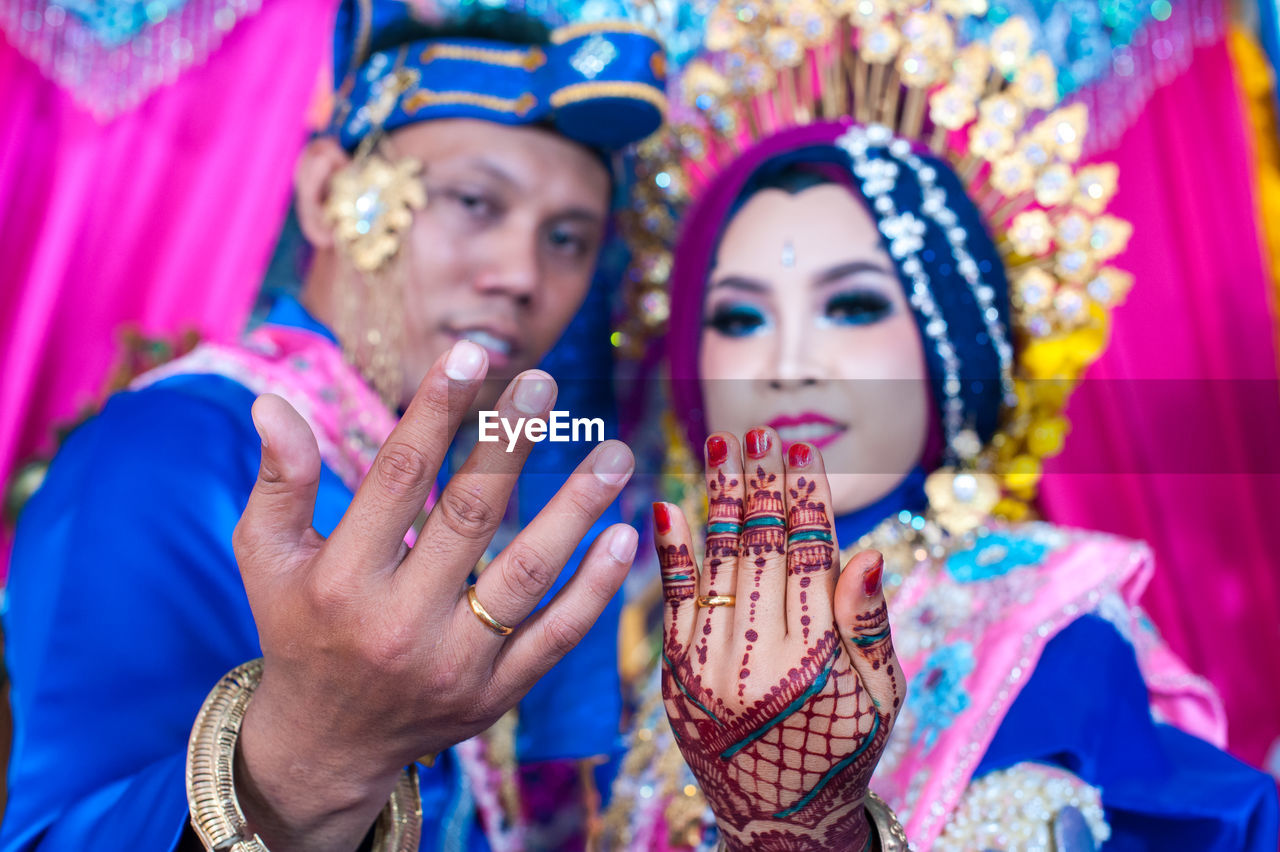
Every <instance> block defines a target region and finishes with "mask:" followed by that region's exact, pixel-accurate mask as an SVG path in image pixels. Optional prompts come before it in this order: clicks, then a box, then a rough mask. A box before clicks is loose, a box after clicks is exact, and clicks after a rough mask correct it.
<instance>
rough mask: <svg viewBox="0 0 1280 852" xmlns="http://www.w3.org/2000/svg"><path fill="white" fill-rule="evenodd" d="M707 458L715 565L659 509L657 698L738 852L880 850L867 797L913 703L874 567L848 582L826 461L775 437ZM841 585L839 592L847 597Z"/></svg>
mask: <svg viewBox="0 0 1280 852" xmlns="http://www.w3.org/2000/svg"><path fill="white" fill-rule="evenodd" d="M745 444H746V450H747V453H746V458H745V459H744V458H743V455H742V452H741V449H740V448H739V444H738V441H737V440H736V439H735V438H734V437H733V436H732V435H729V434H726V433H717V434H714V435H712V436H711V437H710V438H709V439H708V440H707V443H706V461H707V495H708V500H709V503H710V510H709V517H708V524H707V539H706V545H707V546H706V557H705V560H704V566H703V569H702V570H701V571H699V570H698V567H697V565H696V564H695V563H694V559H693V555H692V554H693V547H692V538H691V533H690V530H689V525H688V523H687V521H686V520H685V518H684V516H683V515H682V514H681V512H680V510H679V509H677V508H676V507H675V506H673V505H671V504H668V503H656V504H654V517H655V526H656V529H657V541H656V544H657V548H658V559H659V562H660V564H661V570H662V582H663V593H664V599H665V603H664V620H663V630H664V638H663V679H662V691H663V698H664V700H665V703H666V710H667V716H668V718H669V719H670V721H671V727H672V730H673V732H674V733H675V737H676V740H677V742H678V743H679V746H680V750H681V752H682V753H683V754H684V758H685V760H686V761H687V762H688V763H689V766H690V768H691V769H692V770H693V773H694V775H695V776H696V777H697V778H698V781H699V783H700V784H701V785H702V789H703V792H704V793H705V794H706V796H707V799H708V801H709V802H710V803H711V807H712V810H714V811H715V815H716V821H717V823H718V824H719V827H720V831H721V834H722V835H723V837H724V840H725V842H726V844H727V845H728V847H729V848H730V849H748V848H749V849H779V850H782V849H785V850H793V849H814V850H827V849H852V850H861V849H864V848H869V844H870V842H871V832H872V829H871V826H870V824H869V822H868V819H867V817H866V813H865V810H864V809H863V802H864V800H865V798H866V795H867V784H868V781H869V780H870V778H871V773H872V770H874V769H875V766H876V764H877V763H878V762H879V760H880V755H881V753H882V752H883V751H884V746H885V741H886V739H887V737H888V735H889V730H890V728H891V727H892V726H893V721H894V719H895V718H896V716H897V713H898V709H899V707H900V706H901V703H902V701H903V699H904V697H905V693H906V682H905V679H904V678H903V676H902V672H901V669H900V668H899V666H898V660H897V657H896V656H895V655H894V651H893V644H892V640H891V639H890V636H889V616H888V609H887V607H886V606H885V601H884V595H883V593H882V590H881V584H880V578H881V573H882V571H883V566H884V562H883V559H882V558H881V556H880V555H879V554H878V553H875V552H873V551H865V552H863V553H860V554H858V555H857V556H855V557H853V559H852V560H851V561H850V562H849V564H848V565H847V566H845V570H844V572H843V574H841V572H840V570H839V561H838V558H837V555H838V554H839V549H838V545H837V542H836V539H835V529H834V525H833V523H832V511H831V508H830V507H831V494H830V490H829V487H828V485H827V477H826V472H825V470H824V468H823V464H822V457H821V456H820V455H819V454H818V452H817V450H816V449H814V448H813V447H811V446H810V445H808V444H803V443H801V444H796V445H794V446H792V447H791V449H790V451H789V452H788V453H787V456H788V457H787V458H786V459H785V460H784V459H783V453H782V446H781V441H780V440H779V438H778V435H777V433H776V432H774V431H773V430H772V429H753V430H751V431H750V432H748V433H747V434H746V436H745ZM837 578H838V582H837Z"/></svg>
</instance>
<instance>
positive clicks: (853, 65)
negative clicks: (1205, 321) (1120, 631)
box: [615, 0, 1131, 527]
mask: <svg viewBox="0 0 1280 852" xmlns="http://www.w3.org/2000/svg"><path fill="white" fill-rule="evenodd" d="M985 7H986V4H985V0H942V2H933V3H928V4H924V3H919V2H912V0H799V2H788V3H783V2H768V0H745V2H744V0H737V2H721V3H718V4H716V5H715V7H714V8H713V9H712V10H711V12H710V13H709V15H708V17H707V28H706V37H705V45H704V46H705V49H704V51H703V52H702V53H701V54H700V55H698V56H697V57H695V58H694V59H692V60H691V61H690V62H688V63H687V64H686V65H685V66H684V68H683V69H682V71H681V73H679V74H678V75H677V76H675V77H673V79H672V81H671V85H670V87H669V91H670V92H671V95H670V98H671V108H670V112H669V124H668V126H667V127H666V128H665V129H664V131H663V132H661V133H660V134H658V135H656V136H654V137H651V138H650V139H649V140H647V141H646V142H645V143H644V145H643V146H642V149H641V154H642V159H641V161H640V163H639V164H638V167H637V169H638V174H637V178H638V180H637V185H638V186H637V192H636V196H635V204H634V207H633V209H632V210H631V211H630V214H629V217H628V220H627V221H626V222H624V232H625V233H626V234H627V235H628V238H629V240H630V244H631V247H632V250H633V258H634V263H633V267H632V270H631V273H630V277H629V285H630V290H629V308H630V310H629V312H628V322H627V324H626V325H625V326H624V327H623V328H621V329H620V330H619V333H618V335H617V337H616V338H615V339H616V342H617V343H618V345H619V346H620V347H622V348H623V349H624V351H630V352H631V353H633V354H635V353H638V352H639V351H641V350H642V349H643V348H644V346H645V343H646V341H647V340H649V339H651V338H652V337H654V336H656V335H660V334H661V333H662V332H663V331H664V330H665V324H666V321H667V318H668V313H669V306H670V302H669V299H668V295H669V294H668V292H667V287H668V281H669V278H670V275H671V270H672V251H673V245H674V241H675V235H676V231H677V223H678V222H679V221H680V216H681V215H682V213H683V212H684V211H686V210H687V209H688V208H689V207H690V205H691V203H692V202H694V201H696V200H698V199H699V197H700V196H701V195H702V194H703V191H704V190H705V189H706V188H707V187H708V186H709V185H710V184H712V182H713V181H714V180H715V179H716V178H717V176H719V175H720V174H721V173H722V172H724V171H725V170H726V169H728V168H729V167H730V166H731V164H733V163H734V161H735V160H736V159H737V158H738V157H739V156H740V155H741V154H742V153H743V152H746V151H749V150H751V149H753V147H754V146H756V145H757V144H758V143H759V142H760V141H761V140H766V139H768V138H770V137H773V136H776V135H777V134H780V133H784V132H787V131H788V130H790V129H794V128H800V127H804V126H806V125H818V124H824V123H825V124H830V123H831V122H834V121H844V122H846V123H848V124H849V127H848V130H847V132H845V133H844V134H843V135H841V136H840V137H839V139H838V140H837V141H836V145H837V146H838V147H839V148H840V149H842V150H843V152H844V154H845V155H847V158H848V168H849V169H850V170H851V172H852V174H853V175H854V176H855V179H856V180H857V181H858V182H859V184H860V189H861V191H862V194H863V195H864V196H865V197H866V198H867V200H868V201H869V202H871V203H872V204H873V206H874V207H875V211H876V219H877V223H878V226H879V229H880V231H881V234H882V237H883V238H884V242H885V246H886V248H887V249H888V250H889V251H890V253H891V255H892V256H893V257H894V259H895V262H896V263H897V265H898V268H899V270H900V273H901V274H902V277H903V279H904V284H905V285H906V286H907V290H908V295H909V296H910V298H911V302H912V307H913V309H915V310H916V312H917V314H918V316H919V317H920V318H921V320H922V328H923V329H924V330H925V332H926V335H925V336H926V344H927V345H929V346H931V347H932V349H933V352H934V355H935V356H936V358H937V361H938V362H940V363H941V365H942V370H943V372H944V375H943V377H942V378H943V381H942V385H943V387H944V394H943V399H942V400H940V402H941V409H942V410H941V412H940V413H941V416H942V426H943V431H944V438H945V443H946V450H945V459H946V462H947V466H948V467H947V470H946V473H947V474H949V476H946V477H937V476H935V477H933V480H932V482H931V483H930V486H929V491H930V498H931V503H933V504H934V505H935V508H942V507H943V506H946V507H949V510H950V512H951V515H952V517H953V520H955V524H954V526H956V527H963V526H965V523H966V522H967V521H969V520H972V519H975V518H978V517H981V516H985V514H986V513H987V512H989V511H990V510H992V509H993V508H994V509H995V510H996V511H997V512H998V513H1003V514H1007V515H1014V516H1017V515H1020V514H1021V513H1023V512H1025V510H1026V501H1028V500H1029V499H1030V498H1031V497H1033V496H1034V492H1035V486H1036V483H1037V481H1038V479H1039V474H1040V463H1041V459H1043V458H1044V457H1046V456H1050V455H1053V454H1055V453H1056V452H1057V451H1058V450H1059V449H1060V447H1061V443H1062V437H1063V435H1064V434H1065V430H1066V423H1065V420H1064V419H1063V417H1062V411H1063V408H1064V407H1065V403H1066V399H1067V396H1068V395H1069V393H1070V391H1071V389H1072V388H1073V387H1074V385H1075V383H1076V382H1077V381H1078V380H1079V378H1080V376H1081V375H1082V373H1083V371H1084V369H1085V367H1087V366H1088V364H1090V363H1091V362H1092V361H1093V360H1095V359H1096V358H1097V356H1098V355H1099V354H1100V352H1101V350H1102V347H1103V344H1104V342H1105V338H1106V330H1107V326H1108V322H1109V314H1110V310H1111V309H1112V308H1113V307H1114V306H1115V305H1116V304H1117V303H1118V302H1119V301H1120V300H1121V299H1122V298H1123V296H1124V295H1125V293H1126V292H1127V290H1128V289H1129V286H1130V284H1131V277H1130V276H1129V275H1128V274H1127V273H1124V272H1122V271H1121V270H1119V269H1116V268H1114V267H1112V266H1108V265H1107V263H1108V261H1110V260H1111V259H1112V258H1113V257H1115V255H1117V254H1118V253H1119V252H1121V251H1122V250H1123V249H1124V247H1125V245H1126V243H1127V241H1128V238H1129V235H1130V230H1131V229H1130V226H1129V224H1128V223H1126V222H1124V221H1122V220H1119V219H1117V218H1115V217H1114V216H1110V215H1107V214H1106V213H1105V208H1106V206H1107V204H1108V202H1109V201H1110V199H1111V197H1112V195H1113V194H1114V192H1115V189H1116V176H1117V174H1116V173H1117V170H1116V167H1115V166H1114V165H1110V164H1096V165H1085V166H1078V165H1077V161H1078V160H1079V158H1080V156H1081V147H1082V140H1083V137H1084V134H1085V131H1086V129H1087V124H1088V116H1087V110H1086V108H1085V107H1084V106H1083V105H1081V104H1075V105H1071V106H1062V107H1059V95H1058V86H1057V80H1056V73H1055V69H1054V66H1053V63H1052V61H1051V60H1050V59H1049V57H1048V56H1047V55H1045V54H1040V53H1033V52H1032V50H1031V41H1032V38H1031V31H1030V28H1029V26H1028V25H1027V24H1026V22H1024V21H1023V20H1021V19H1020V18H1016V17H1014V18H1010V19H1009V20H1007V21H1005V22H1004V23H1003V24H1001V25H1000V26H998V27H996V28H995V29H994V30H993V31H990V34H989V35H988V36H987V37H986V38H985V39H984V40H981V41H974V42H972V43H969V44H962V40H961V38H960V35H961V33H963V32H964V31H965V22H966V20H968V19H969V18H971V17H973V16H979V15H982V14H984V13H985V11H986V8H985ZM933 163H937V164H938V165H940V166H942V167H943V168H944V169H949V170H950V171H952V172H953V173H954V175H955V176H956V177H958V178H959V183H960V185H961V187H962V189H963V192H964V194H966V195H967V196H968V198H969V199H970V200H971V201H972V202H973V206H974V207H975V208H976V210H977V211H978V213H979V214H980V216H981V218H982V220H983V224H984V225H985V228H986V230H987V231H988V232H989V233H990V234H991V236H992V238H993V239H994V241H995V245H996V247H997V248H998V251H999V256H1000V259H1001V260H1002V262H1003V263H1002V265H1003V272H1004V276H998V275H986V274H984V273H983V271H982V269H981V268H980V266H979V264H978V263H975V262H974V259H973V257H972V256H971V254H970V251H969V250H968V249H967V248H966V233H967V232H966V230H965V228H964V227H962V226H961V223H958V222H957V221H956V215H955V212H954V211H952V210H951V209H949V208H948V207H947V205H946V203H945V201H946V198H945V194H944V193H943V192H942V190H941V189H940V188H939V186H938V184H939V183H940V181H939V180H938V174H937V171H938V170H937V169H936V168H935V166H934V165H933ZM908 172H909V173H910V174H911V182H912V184H913V185H915V186H916V187H917V188H918V189H917V191H918V193H919V194H920V195H921V196H922V197H923V203H922V204H921V205H920V208H919V209H920V210H921V211H922V212H923V215H924V217H925V218H926V219H928V220H929V221H928V223H927V224H928V226H929V228H930V230H931V232H933V231H934V230H939V229H940V231H941V233H943V234H945V236H946V242H947V243H948V244H949V253H950V255H951V257H952V258H953V259H954V261H955V266H956V271H958V272H959V274H960V277H961V278H962V279H963V281H964V285H965V286H966V287H967V289H968V298H971V300H972V301H973V303H974V304H976V305H977V306H978V307H979V308H980V310H979V311H977V314H978V315H979V316H980V317H981V319H982V322H983V324H984V326H985V327H984V329H983V333H984V335H985V338H984V339H985V340H986V341H987V342H988V344H989V348H990V349H992V350H994V352H995V355H996V358H997V360H998V363H999V374H1000V375H999V384H1000V386H1001V391H1002V394H1001V395H1002V397H1003V409H1002V411H1001V413H1000V417H999V427H998V428H997V429H995V430H994V431H993V430H981V431H982V432H983V433H985V434H981V435H980V434H979V432H978V431H975V429H974V424H973V423H972V422H971V421H970V420H967V419H966V416H965V411H964V408H963V403H962V401H961V400H960V396H961V393H962V391H961V384H962V382H961V379H962V378H963V377H962V375H961V374H960V365H959V364H958V363H957V360H956V357H955V353H956V345H957V344H956V342H955V341H953V340H950V339H949V338H948V333H947V329H946V324H945V322H940V321H939V322H932V321H930V316H929V311H930V304H929V302H930V293H929V287H928V270H927V269H926V268H925V267H924V264H923V263H922V261H921V259H920V258H918V257H917V256H916V252H918V251H919V250H920V246H921V244H922V239H923V236H924V233H925V228H926V223H925V222H922V221H921V220H920V219H918V218H917V217H916V216H915V215H912V214H911V213H909V212H905V211H899V210H897V209H893V208H894V198H893V194H894V191H895V188H896V187H897V185H898V183H899V180H898V178H899V175H905V174H906V173H908ZM1003 277H1007V280H1008V289H1009V293H1008V298H1009V301H1010V305H1011V309H1010V310H1003V311H1002V310H998V309H997V305H996V302H1000V303H1001V305H1002V303H1003V299H1004V295H1003V294H1002V293H1000V292H998V289H1002V288H1003V286H1004V282H1003V280H999V279H1001V278H1003ZM993 285H998V287H996V286H993ZM938 319H939V320H940V319H941V318H940V317H939V318H938ZM1006 320H1007V321H1008V325H1007V327H1006ZM948 371H950V372H948ZM943 492H946V493H943ZM997 504H998V505H997Z"/></svg>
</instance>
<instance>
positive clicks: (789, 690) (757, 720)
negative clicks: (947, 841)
mask: <svg viewBox="0 0 1280 852" xmlns="http://www.w3.org/2000/svg"><path fill="white" fill-rule="evenodd" d="M663 695H664V698H665V700H666V706H667V713H668V716H669V718H670V720H671V726H672V730H673V731H674V732H675V736H676V740H677V742H678V743H679V745H680V749H681V752H682V753H683V754H684V757H685V760H686V761H688V763H689V766H690V768H691V769H692V770H693V773H694V775H695V776H696V777H697V778H698V780H699V781H700V782H701V784H702V788H703V791H704V793H706V795H707V797H708V800H709V801H710V802H711V804H712V807H713V809H714V810H715V812H716V818H717V820H718V821H719V822H720V825H721V827H722V829H723V830H724V833H725V835H726V837H725V839H726V842H727V843H728V845H729V846H730V848H744V847H745V846H747V845H749V847H750V848H752V849H778V850H797V849H813V850H819V849H821V850H826V849H860V848H862V845H863V844H864V843H865V841H866V839H867V836H868V832H869V828H868V827H867V824H866V822H865V820H861V821H860V820H856V819H850V818H849V816H850V812H851V811H853V810H854V809H856V808H860V807H861V806H862V799H861V798H856V799H855V798H850V796H849V791H851V790H865V789H866V786H867V781H868V779H869V778H870V776H871V772H872V770H873V769H874V768H875V765H876V763H877V762H878V760H879V757H880V753H881V751H883V749H884V742H885V739H886V738H887V736H888V728H889V719H888V717H887V716H885V715H883V714H882V713H881V712H880V711H879V710H878V709H877V708H876V706H875V703H874V702H873V701H872V699H871V695H870V693H868V692H867V691H866V690H865V689H864V688H863V687H862V684H861V683H860V682H859V680H858V677H857V675H856V674H855V673H854V672H853V670H852V668H851V666H850V664H849V661H848V659H847V655H846V654H845V653H844V651H843V648H842V646H841V644H840V641H839V638H838V637H837V636H836V634H835V632H834V631H828V632H827V633H825V634H824V635H823V636H822V638H821V639H820V640H819V641H818V643H817V644H816V645H815V646H814V647H813V648H812V649H811V650H810V651H809V653H808V654H806V656H805V657H804V659H803V660H802V661H801V663H800V665H799V666H798V667H796V668H793V669H791V670H790V672H788V674H787V676H786V677H784V678H782V679H781V680H779V682H778V683H777V684H775V685H774V686H773V687H772V688H771V689H770V690H769V691H768V693H767V694H765V695H764V696H763V697H761V698H760V699H758V700H756V701H755V702H754V703H752V704H751V705H749V706H747V707H745V708H743V709H740V710H737V711H734V710H732V709H730V708H728V707H726V706H725V705H724V702H722V701H719V700H718V699H716V698H715V696H713V695H710V694H708V691H707V690H706V689H705V688H704V687H703V685H702V681H701V678H700V677H699V676H698V675H697V674H695V673H694V672H693V669H692V665H691V663H690V662H689V661H688V660H682V661H679V662H677V663H675V664H674V665H673V664H671V663H670V662H669V661H668V665H667V666H666V667H665V668H664V671H663Z"/></svg>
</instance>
